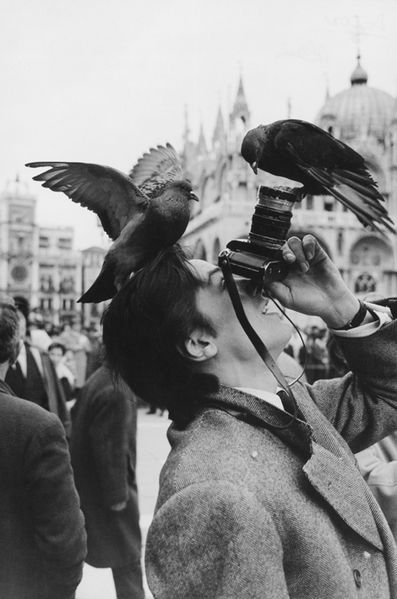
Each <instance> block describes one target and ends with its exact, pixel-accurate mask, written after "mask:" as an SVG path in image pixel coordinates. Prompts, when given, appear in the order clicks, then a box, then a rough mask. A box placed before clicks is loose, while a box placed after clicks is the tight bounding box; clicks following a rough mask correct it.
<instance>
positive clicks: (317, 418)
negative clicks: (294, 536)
mask: <svg viewBox="0 0 397 599" xmlns="http://www.w3.org/2000/svg"><path fill="white" fill-rule="evenodd" d="M294 396H295V399H296V401H297V404H298V407H299V416H300V418H297V419H296V420H295V421H294V422H293V423H292V424H291V426H289V427H288V428H278V427H280V426H285V425H286V424H288V423H289V421H290V418H291V416H290V415H288V414H287V413H286V412H284V411H282V410H279V409H278V408H276V407H275V406H273V405H271V404H269V403H267V402H265V401H263V400H260V399H259V398H257V397H255V396H253V395H249V394H247V393H244V392H242V391H239V390H237V389H233V388H230V387H223V386H220V388H219V391H218V392H217V393H214V394H213V395H211V396H209V397H208V399H209V400H210V401H211V400H213V401H214V402H220V403H221V404H223V405H224V406H225V407H226V408H228V409H229V410H231V413H232V414H233V413H238V412H239V411H243V412H245V413H247V414H248V415H250V416H253V417H254V418H255V419H257V420H258V424H259V421H260V422H261V423H262V426H263V427H264V428H267V429H268V430H270V431H271V432H272V433H273V434H275V435H276V436H277V437H279V438H280V439H281V440H282V441H283V442H284V443H285V444H286V445H289V446H290V447H293V448H294V451H295V452H296V453H298V454H299V455H301V456H302V459H303V468H302V470H303V472H304V474H305V476H306V478H307V480H308V481H309V483H310V484H311V486H312V488H313V489H314V491H315V492H316V493H317V494H319V495H320V496H321V497H322V498H323V499H324V500H325V501H326V502H327V504H328V505H329V506H330V507H331V508H332V509H333V510H334V511H335V512H336V513H337V514H338V515H339V516H340V518H341V519H342V520H343V521H344V522H345V523H346V524H347V525H348V526H349V527H350V528H351V529H352V530H354V531H355V532H356V533H357V534H359V535H360V536H361V537H363V538H364V539H365V540H366V541H368V542H369V543H371V544H372V545H373V546H374V547H376V548H378V549H380V550H382V549H383V543H382V540H381V537H380V534H379V531H378V527H377V525H376V522H375V519H374V517H375V514H374V510H375V511H376V509H377V508H376V503H375V504H373V503H372V502H371V501H369V500H368V496H367V487H366V484H365V482H364V480H363V478H362V476H361V474H360V472H359V470H358V468H357V466H356V462H355V458H354V456H353V454H352V453H351V451H350V450H349V449H348V446H347V444H346V443H345V442H344V441H343V439H342V438H341V437H340V435H339V434H338V433H337V431H336V430H334V429H333V428H332V425H331V424H330V423H329V421H328V420H327V419H326V418H325V416H324V415H323V414H322V413H321V412H320V410H319V409H318V408H317V407H316V406H315V404H314V403H313V401H312V400H311V399H310V398H309V397H308V394H307V392H306V391H305V390H304V389H303V387H302V388H301V387H299V386H297V388H296V389H294ZM309 423H310V424H309ZM374 505H375V507H374ZM379 511H380V508H379Z"/></svg>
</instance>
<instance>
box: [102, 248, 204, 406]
mask: <svg viewBox="0 0 397 599" xmlns="http://www.w3.org/2000/svg"><path fill="white" fill-rule="evenodd" d="M202 285H203V283H202V282H200V280H199V279H198V278H197V277H195V275H194V272H193V270H192V267H191V266H190V265H189V263H188V261H187V258H186V255H185V254H184V252H183V251H182V250H181V248H180V247H179V246H172V247H170V248H167V249H165V250H163V251H162V252H160V253H159V254H158V255H157V256H156V258H154V260H152V261H151V262H150V263H149V264H147V265H146V266H145V267H144V268H142V269H141V270H140V271H138V272H137V273H136V274H135V275H134V276H133V277H132V278H131V279H130V281H129V282H128V283H127V284H126V285H125V286H124V287H123V288H122V289H121V290H120V291H119V293H118V294H117V295H116V296H115V297H114V298H113V300H112V301H111V303H110V305H109V307H108V309H107V310H106V312H105V314H104V317H103V341H104V345H105V350H106V358H107V362H108V364H109V366H110V367H111V369H112V370H113V372H115V373H116V375H120V376H121V377H122V378H123V379H124V380H125V381H126V382H127V383H128V385H129V386H130V387H131V389H132V390H133V391H134V392H135V393H136V394H137V395H139V396H140V397H141V398H142V399H144V400H145V401H147V402H148V403H150V404H151V405H152V406H156V407H166V408H168V410H169V411H170V413H171V416H175V414H176V413H177V412H180V410H181V409H185V407H186V406H187V404H188V401H189V397H190V403H191V402H192V401H193V400H192V390H195V391H197V390H198V385H197V382H198V381H199V380H200V382H201V383H202V384H203V386H204V387H207V386H208V384H209V386H210V387H213V386H214V384H216V381H214V377H209V376H205V375H196V374H195V369H194V366H193V365H192V362H191V361H189V360H188V359H187V358H185V357H184V356H183V355H182V353H181V352H180V351H178V347H183V344H184V341H185V340H186V339H187V338H188V337H189V335H190V334H191V333H192V332H193V331H194V330H195V329H197V328H199V329H202V330H203V331H208V332H210V333H211V334H213V335H215V331H214V329H213V327H212V325H211V323H210V322H209V321H208V319H207V318H205V317H204V316H203V315H202V314H201V313H200V312H199V311H198V309H197V307H196V301H195V300H196V292H197V291H198V289H200V287H202ZM193 380H194V384H193ZM204 381H205V384H204ZM188 396H189V397H188Z"/></svg>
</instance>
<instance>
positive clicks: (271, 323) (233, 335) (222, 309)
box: [190, 260, 291, 360]
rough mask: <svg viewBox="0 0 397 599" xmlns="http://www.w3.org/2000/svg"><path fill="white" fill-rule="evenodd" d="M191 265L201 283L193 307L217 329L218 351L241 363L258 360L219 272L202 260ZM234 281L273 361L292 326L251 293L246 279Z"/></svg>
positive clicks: (271, 304) (273, 306)
mask: <svg viewBox="0 0 397 599" xmlns="http://www.w3.org/2000/svg"><path fill="white" fill-rule="evenodd" d="M190 263H191V265H192V266H193V267H194V269H195V272H196V273H197V277H198V278H199V279H200V280H201V281H202V282H203V283H204V286H203V287H202V288H201V289H199V291H198V292H197V295H196V306H197V309H198V310H199V311H200V312H201V313H202V314H203V315H204V316H206V317H207V318H208V319H209V320H210V321H211V323H212V324H213V326H214V329H215V330H216V333H217V335H216V339H215V343H216V345H217V348H218V352H219V353H220V352H222V354H223V356H224V357H226V356H227V355H228V354H229V355H233V356H235V357H236V358H238V359H241V360H247V359H248V360H249V359H251V357H252V356H253V355H255V357H257V353H256V350H255V349H254V347H253V345H252V343H251V342H250V340H249V339H248V337H247V335H246V333H245V332H244V330H243V328H242V326H241V325H240V323H239V322H238V320H237V316H236V314H235V312H234V308H233V305H232V302H231V300H230V297H229V293H228V291H227V289H226V286H225V284H224V279H223V273H222V271H221V269H220V268H218V267H216V266H214V265H213V264H210V263H209V262H204V261H203V260H191V261H190ZM235 281H236V284H237V287H238V290H239V294H240V298H241V301H242V304H243V306H244V310H245V313H246V315H247V318H248V320H249V321H250V323H251V325H252V327H253V328H254V329H255V331H256V332H257V333H258V335H259V336H260V337H261V339H262V340H263V342H264V343H265V345H266V347H267V348H268V350H269V351H270V353H271V354H272V356H273V358H277V357H278V355H279V354H280V353H281V352H282V350H283V349H284V347H285V346H286V344H287V343H288V341H289V339H290V337H291V325H290V324H289V322H288V321H287V320H286V319H285V318H284V316H283V315H282V314H281V312H280V311H279V310H278V308H277V307H276V306H275V305H274V303H273V302H272V301H271V300H270V299H269V298H263V297H261V296H260V295H259V294H257V295H255V294H254V293H253V290H252V289H251V288H252V285H250V284H247V283H248V281H247V279H242V278H239V277H235Z"/></svg>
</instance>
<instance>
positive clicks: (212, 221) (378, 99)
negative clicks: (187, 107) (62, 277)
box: [183, 57, 397, 296]
mask: <svg viewBox="0 0 397 599" xmlns="http://www.w3.org/2000/svg"><path fill="white" fill-rule="evenodd" d="M313 121H314V122H316V123H317V124H318V125H319V126H320V127H322V128H323V129H325V130H327V131H330V132H332V134H333V135H334V136H335V137H337V138H339V139H341V140H342V141H345V142H346V143H348V144H349V145H350V146H352V147H353V148H354V149H355V150H357V151H358V152H360V153H361V154H362V155H363V156H364V158H365V159H366V162H367V165H368V167H369V169H370V171H371V173H372V175H373V177H374V179H375V180H376V181H377V182H378V185H379V189H380V191H381V192H382V194H383V196H384V197H385V200H386V202H387V207H388V210H389V212H390V215H391V216H392V218H393V220H394V221H395V222H397V100H396V99H395V98H393V97H392V96H391V95H390V94H388V93H386V92H384V91H382V90H379V89H376V88H373V87H370V86H369V85H368V76H367V73H366V72H365V70H364V69H363V67H362V66H361V63H360V57H358V58H357V65H356V67H355V69H354V71H353V73H352V75H351V78H350V86H349V87H348V88H347V89H345V90H343V91H341V92H339V93H337V94H336V95H334V96H330V95H329V94H327V96H326V99H325V103H324V105H323V106H322V107H321V109H320V111H319V113H318V114H317V116H315V115H313ZM258 124H259V123H252V122H251V115H250V110H249V105H248V101H247V99H246V96H245V93H244V87H243V82H242V80H240V82H239V86H238V91H237V95H236V100H235V103H234V106H233V109H232V111H231V114H230V115H229V117H228V120H227V122H225V120H224V118H223V115H222V112H221V110H220V109H219V110H218V115H217V118H216V123H215V127H214V131H213V135H212V139H211V141H210V143H209V144H208V145H207V142H206V140H205V138H204V134H203V131H201V132H200V135H199V139H198V140H197V142H193V141H192V140H191V139H190V134H189V130H188V128H187V127H186V132H185V141H184V149H183V159H184V162H185V166H186V170H187V172H188V174H189V176H190V177H191V179H192V181H193V183H194V185H195V187H196V189H197V193H198V195H199V197H200V200H201V201H200V204H198V205H197V206H195V212H194V213H193V216H192V218H191V221H190V223H189V227H188V229H187V232H186V234H185V236H184V238H183V241H184V244H185V246H186V247H188V248H190V250H191V252H192V253H193V255H194V256H195V257H201V258H205V259H207V260H211V261H213V262H216V259H217V256H218V253H219V250H220V248H223V247H225V245H226V243H227V242H228V241H229V240H231V239H234V238H239V237H246V236H247V234H248V232H249V229H250V223H251V217H252V213H253V210H254V206H255V203H256V190H257V186H258V185H269V186H272V185H291V181H287V180H285V179H282V178H280V177H274V176H272V175H270V174H267V173H263V172H260V174H259V175H258V176H255V175H254V174H253V173H252V170H251V168H250V166H249V165H248V164H247V163H246V162H245V161H244V160H243V159H242V157H241V155H240V147H241V141H242V138H243V136H244V134H245V132H246V131H247V130H248V129H250V128H252V127H255V126H256V125H258ZM305 233H313V234H314V235H316V237H317V238H318V239H319V240H320V242H321V243H322V244H323V246H324V247H325V249H326V250H327V251H328V253H329V254H330V256H331V257H332V259H333V260H334V262H335V263H336V264H337V266H338V268H339V269H340V270H341V272H342V274H343V276H344V278H345V280H346V282H347V283H348V285H349V287H350V288H351V289H352V290H353V291H354V292H356V293H357V294H358V295H359V296H360V295H362V296H364V295H367V294H368V293H371V292H373V293H376V294H379V295H382V296H383V295H384V296H388V295H397V240H396V237H395V236H393V235H392V234H388V233H387V234H386V235H385V236H383V235H380V234H377V233H373V232H371V231H367V230H366V229H364V228H363V226H362V225H361V224H360V223H359V221H358V220H357V218H356V217H355V216H354V215H353V214H352V213H350V212H347V211H346V209H344V207H343V206H342V205H341V204H340V203H339V202H337V201H336V200H334V199H333V198H332V197H330V196H321V197H315V198H313V197H310V196H307V197H306V198H305V199H304V200H303V201H302V202H301V204H297V205H296V207H295V209H294V212H293V219H292V227H291V234H297V235H299V236H302V235H303V234H305Z"/></svg>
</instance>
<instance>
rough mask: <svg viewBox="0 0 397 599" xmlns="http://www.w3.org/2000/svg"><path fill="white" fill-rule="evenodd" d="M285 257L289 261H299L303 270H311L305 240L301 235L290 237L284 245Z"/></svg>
mask: <svg viewBox="0 0 397 599" xmlns="http://www.w3.org/2000/svg"><path fill="white" fill-rule="evenodd" d="M283 258H284V260H286V261H287V262H290V263H293V262H297V264H298V265H299V268H300V269H301V271H302V272H307V271H308V270H309V262H308V259H307V257H306V254H305V251H304V247H303V242H302V240H301V239H299V237H290V238H289V239H288V241H287V243H286V244H285V245H284V246H283Z"/></svg>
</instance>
